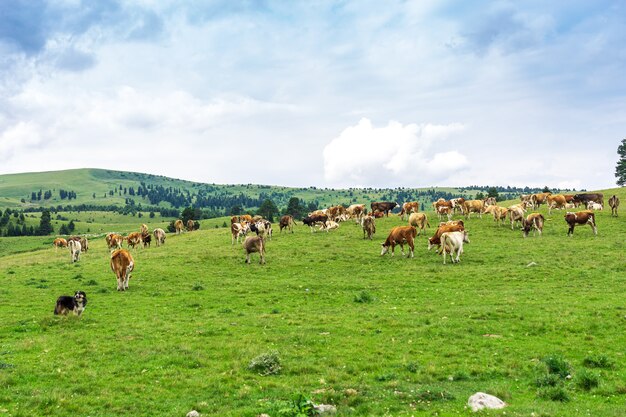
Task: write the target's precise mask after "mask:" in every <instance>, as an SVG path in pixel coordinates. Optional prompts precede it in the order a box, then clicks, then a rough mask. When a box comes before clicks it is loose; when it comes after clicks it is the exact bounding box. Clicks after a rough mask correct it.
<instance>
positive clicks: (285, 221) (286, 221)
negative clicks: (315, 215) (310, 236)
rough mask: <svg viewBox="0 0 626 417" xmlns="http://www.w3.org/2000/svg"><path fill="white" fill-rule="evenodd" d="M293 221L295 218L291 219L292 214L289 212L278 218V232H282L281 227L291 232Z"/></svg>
mask: <svg viewBox="0 0 626 417" xmlns="http://www.w3.org/2000/svg"><path fill="white" fill-rule="evenodd" d="M294 223H295V220H294V219H293V216H291V215H289V214H287V215H284V216H283V217H281V218H280V222H278V227H279V228H280V230H279V233H282V232H283V229H286V230H289V231H290V232H291V233H293V225H294Z"/></svg>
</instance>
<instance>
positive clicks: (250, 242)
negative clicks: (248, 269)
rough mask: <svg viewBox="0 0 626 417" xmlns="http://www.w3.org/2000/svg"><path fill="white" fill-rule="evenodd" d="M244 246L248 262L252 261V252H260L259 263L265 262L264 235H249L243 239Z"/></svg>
mask: <svg viewBox="0 0 626 417" xmlns="http://www.w3.org/2000/svg"><path fill="white" fill-rule="evenodd" d="M243 248H244V250H245V251H246V263H247V264H249V263H250V254H251V253H254V252H258V253H259V256H260V257H261V259H260V260H259V263H260V264H261V265H263V264H264V263H265V242H264V241H263V236H248V237H247V238H246V240H244V241H243Z"/></svg>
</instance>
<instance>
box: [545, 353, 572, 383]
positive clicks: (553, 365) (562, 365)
mask: <svg viewBox="0 0 626 417" xmlns="http://www.w3.org/2000/svg"><path fill="white" fill-rule="evenodd" d="M541 361H542V362H543V363H545V364H546V366H547V368H548V372H549V373H551V374H556V375H558V376H560V377H561V378H565V377H567V376H568V375H569V374H570V371H571V369H572V368H571V366H570V364H569V363H568V362H567V361H566V360H565V359H563V358H562V357H561V356H559V355H550V356H546V357H545V358H543V359H542V360H541Z"/></svg>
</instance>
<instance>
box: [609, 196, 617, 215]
mask: <svg viewBox="0 0 626 417" xmlns="http://www.w3.org/2000/svg"><path fill="white" fill-rule="evenodd" d="M609 206H610V207H611V216H617V209H618V208H619V197H618V196H616V195H615V194H613V196H611V198H609Z"/></svg>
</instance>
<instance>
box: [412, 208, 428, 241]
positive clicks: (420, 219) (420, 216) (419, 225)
mask: <svg viewBox="0 0 626 417" xmlns="http://www.w3.org/2000/svg"><path fill="white" fill-rule="evenodd" d="M409 226H413V227H415V228H416V229H417V230H418V232H417V235H418V236H419V235H421V234H422V232H423V231H424V229H425V228H426V226H428V227H430V224H429V223H428V217H426V214H424V213H411V215H410V216H409Z"/></svg>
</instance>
